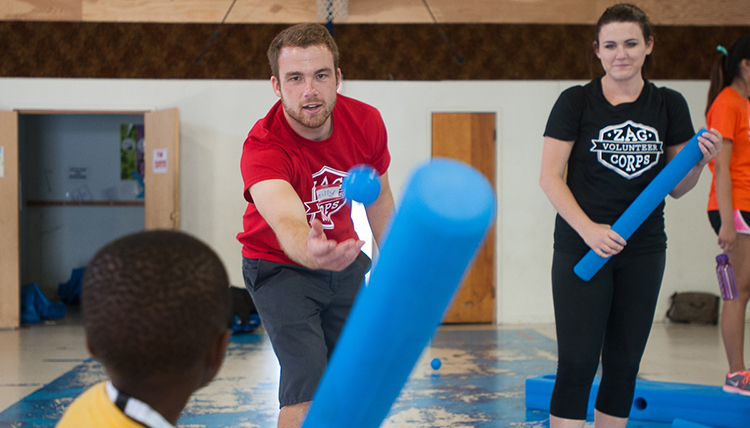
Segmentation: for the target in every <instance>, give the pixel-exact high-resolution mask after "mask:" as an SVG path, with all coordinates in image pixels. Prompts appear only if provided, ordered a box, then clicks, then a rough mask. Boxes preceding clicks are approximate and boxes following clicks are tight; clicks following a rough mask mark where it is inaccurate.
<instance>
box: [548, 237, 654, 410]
mask: <svg viewBox="0 0 750 428" xmlns="http://www.w3.org/2000/svg"><path fill="white" fill-rule="evenodd" d="M581 257H582V255H580V254H570V253H562V252H559V251H555V253H554V257H553V261H552V296H553V299H554V307H555V323H556V329H557V347H558V363H557V377H556V379H555V387H554V389H553V391H552V398H551V403H550V414H552V415H554V416H557V417H560V418H566V419H578V420H581V419H586V413H587V406H588V398H589V393H590V391H591V384H592V382H593V380H594V376H595V375H596V372H597V368H598V366H599V359H600V356H601V363H602V375H601V376H602V378H601V383H600V385H599V393H598V395H597V397H596V406H595V407H596V409H597V410H599V411H600V412H602V413H605V414H607V415H611V416H616V417H620V418H626V417H628V416H629V415H630V408H631V405H632V403H633V395H634V392H635V379H636V376H637V374H638V367H639V365H640V362H641V357H642V356H643V351H644V349H645V348H646V341H647V340H648V335H649V333H650V332H651V325H652V324H653V319H654V311H655V310H656V301H657V297H658V295H659V288H660V287H661V281H662V277H663V276H664V266H665V262H666V251H665V250H662V251H659V252H655V253H648V254H638V255H628V254H626V255H622V254H618V255H615V256H613V258H612V260H610V261H608V262H607V264H605V265H604V267H603V268H602V269H601V270H600V271H599V272H598V273H597V274H596V275H594V277H593V278H591V280H590V281H589V282H584V281H583V280H581V279H580V278H578V276H576V274H575V273H574V272H573V266H575V264H576V263H578V261H579V260H580V259H581Z"/></svg>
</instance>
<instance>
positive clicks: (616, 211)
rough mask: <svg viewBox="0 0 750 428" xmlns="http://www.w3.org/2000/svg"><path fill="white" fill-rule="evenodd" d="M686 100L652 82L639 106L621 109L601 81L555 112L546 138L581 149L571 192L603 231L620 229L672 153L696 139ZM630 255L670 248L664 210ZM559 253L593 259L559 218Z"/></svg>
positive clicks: (568, 96) (636, 237) (572, 162)
mask: <svg viewBox="0 0 750 428" xmlns="http://www.w3.org/2000/svg"><path fill="white" fill-rule="evenodd" d="M694 133H695V132H694V129H693V123H692V121H691V120H690V111H689V110H688V106H687V102H686V101H685V98H683V96H682V95H681V94H680V93H679V92H676V91H673V90H671V89H667V88H657V87H656V86H655V85H654V84H653V83H650V82H648V81H646V82H645V84H644V86H643V90H642V91H641V94H640V95H639V96H638V99H636V100H635V101H634V102H632V103H624V104H619V105H616V106H613V105H612V104H610V103H609V101H607V99H606V98H604V94H603V93H602V85H601V79H600V78H597V79H594V80H592V81H591V82H590V83H588V84H587V85H586V86H574V87H572V88H569V89H567V90H565V91H564V92H563V93H562V94H560V97H559V98H558V99H557V102H556V103H555V106H554V107H553V108H552V112H551V113H550V116H549V119H548V121H547V128H546V129H545V131H544V135H545V136H546V137H552V138H555V139H558V140H562V141H573V142H574V145H573V150H572V152H571V154H570V159H569V160H568V172H567V184H568V187H570V190H571V192H572V193H573V196H574V197H575V199H576V201H577V202H578V204H579V205H580V206H581V208H582V209H583V211H584V212H585V213H586V214H587V215H588V216H589V218H591V220H592V221H594V222H596V223H603V224H609V225H611V224H613V223H614V222H615V221H616V220H617V219H618V218H619V217H620V214H622V213H623V212H624V211H625V209H627V208H628V206H630V204H631V203H632V202H633V200H635V198H636V197H637V196H638V195H639V194H640V193H641V192H642V191H643V189H644V188H645V187H646V186H647V185H648V184H649V183H650V182H651V180H653V179H654V177H656V175H657V174H658V173H659V172H660V171H661V170H662V169H663V168H664V166H665V165H666V148H667V146H672V145H675V144H682V143H684V142H686V141H688V140H689V139H690V138H692V136H693V135H694ZM627 241H628V244H627V245H626V246H625V249H624V250H623V251H622V254H627V253H630V254H632V253H635V252H637V253H645V252H650V251H658V250H663V249H664V248H666V244H667V236H666V234H665V233H664V202H662V203H661V204H659V206H658V207H657V208H656V209H655V210H654V212H653V213H651V215H650V216H649V217H648V218H647V219H646V220H645V221H644V222H643V224H642V225H641V226H640V227H639V228H638V230H636V231H635V233H633V235H632V236H631V237H630V238H629V239H628V240H627ZM555 249H556V250H559V251H563V252H574V253H585V252H587V251H588V250H589V247H588V245H586V243H585V242H584V241H583V239H582V238H581V237H580V236H579V235H578V233H577V232H576V231H575V230H574V229H573V228H572V227H570V225H569V224H568V223H567V222H566V221H565V220H564V219H563V218H562V217H561V216H560V215H559V214H558V215H557V218H556V220H555Z"/></svg>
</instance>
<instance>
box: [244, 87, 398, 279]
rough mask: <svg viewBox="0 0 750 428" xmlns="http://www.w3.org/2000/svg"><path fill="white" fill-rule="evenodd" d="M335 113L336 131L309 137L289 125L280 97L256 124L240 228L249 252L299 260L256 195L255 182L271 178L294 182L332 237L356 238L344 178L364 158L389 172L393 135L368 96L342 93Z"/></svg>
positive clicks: (249, 142)
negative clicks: (343, 189) (252, 193)
mask: <svg viewBox="0 0 750 428" xmlns="http://www.w3.org/2000/svg"><path fill="white" fill-rule="evenodd" d="M331 117H332V119H333V133H332V134H331V136H330V137H329V138H328V139H326V140H322V141H312V140H308V139H306V138H303V137H301V136H299V135H298V134H297V133H296V132H294V130H292V128H291V126H289V123H288V122H287V120H286V117H285V116H284V110H283V107H282V105H281V101H279V102H277V103H276V104H275V105H274V106H273V108H271V110H270V111H269V112H268V114H267V115H266V117H264V118H263V119H261V120H259V121H258V122H257V123H256V124H255V126H253V129H252V130H250V133H249V134H248V136H247V139H246V140H245V144H244V146H243V148H242V160H241V162H240V169H241V171H242V179H243V180H244V183H245V188H244V196H245V200H247V201H248V205H247V210H245V215H244V216H243V227H244V232H242V233H239V234H237V239H238V240H239V241H240V243H242V255H243V256H245V257H248V258H253V259H264V260H270V261H274V262H279V263H290V264H296V263H295V262H293V261H292V260H291V259H289V257H287V255H286V254H285V253H284V251H283V250H282V249H281V246H280V245H279V242H278V240H277V239H276V235H275V234H274V232H273V230H272V229H271V227H270V226H269V225H268V223H266V221H265V220H264V219H263V217H262V216H261V215H260V213H258V210H257V209H256V208H255V204H254V203H253V200H252V198H251V197H250V192H249V189H250V187H251V186H252V185H253V184H255V183H258V182H260V181H264V180H270V179H281V180H285V181H287V182H289V183H290V184H291V185H292V187H293V188H294V190H295V191H296V192H297V195H299V197H300V199H301V200H302V203H303V204H304V205H305V209H306V212H307V221H308V223H310V222H311V221H312V220H313V219H316V218H317V219H319V220H320V221H321V222H322V223H323V228H324V229H325V233H326V237H328V239H333V240H334V241H337V242H341V241H343V240H346V239H349V238H355V239H356V237H357V234H356V232H355V231H354V224H353V223H352V220H351V206H350V205H349V204H346V203H345V201H344V198H343V197H342V195H341V183H342V181H343V179H344V177H346V174H347V171H348V170H349V169H350V168H351V167H353V166H354V165H358V164H369V165H371V166H372V167H373V168H375V169H376V170H377V171H378V173H380V174H381V175H382V174H384V173H385V172H386V171H387V170H388V165H389V164H390V161H391V156H390V153H389V152H388V139H387V135H386V131H385V125H384V123H383V119H382V118H381V117H380V113H379V112H378V111H377V110H376V109H375V108H374V107H372V106H369V105H367V104H365V103H363V102H360V101H357V100H354V99H352V98H349V97H345V96H343V95H338V96H337V99H336V106H335V107H334V109H333V114H332V115H331Z"/></svg>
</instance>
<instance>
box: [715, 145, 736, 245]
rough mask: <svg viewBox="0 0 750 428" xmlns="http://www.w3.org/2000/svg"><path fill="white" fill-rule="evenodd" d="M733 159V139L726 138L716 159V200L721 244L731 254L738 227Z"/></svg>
mask: <svg viewBox="0 0 750 428" xmlns="http://www.w3.org/2000/svg"><path fill="white" fill-rule="evenodd" d="M731 160H732V140H729V139H727V138H724V141H723V143H722V146H721V151H720V152H719V154H718V155H717V156H716V160H714V174H716V202H717V203H718V204H719V215H720V216H721V228H720V229H719V246H720V247H721V249H722V250H724V252H725V253H727V254H729V253H731V252H732V250H733V249H734V241H735V239H736V238H737V229H736V228H735V227H734V207H733V205H732V177H731V175H730V172H729V164H730V161H731Z"/></svg>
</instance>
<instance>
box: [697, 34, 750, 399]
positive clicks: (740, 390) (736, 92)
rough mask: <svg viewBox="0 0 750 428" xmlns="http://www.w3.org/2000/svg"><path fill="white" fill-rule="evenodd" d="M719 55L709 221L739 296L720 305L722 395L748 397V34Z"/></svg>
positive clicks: (712, 102) (711, 103)
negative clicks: (719, 141) (717, 138)
mask: <svg viewBox="0 0 750 428" xmlns="http://www.w3.org/2000/svg"><path fill="white" fill-rule="evenodd" d="M717 50H718V51H719V52H720V53H719V54H718V58H717V60H716V62H715V64H714V69H713V72H712V74H711V86H710V88H709V91H708V105H707V106H706V124H707V126H708V128H709V129H710V128H716V129H717V130H719V132H721V135H722V136H723V137H724V141H723V145H722V148H721V152H720V153H719V155H718V156H716V158H715V159H714V160H712V161H711V162H710V163H709V168H710V169H711V172H712V173H713V175H714V179H713V182H712V183H711V192H710V194H709V197H708V217H709V220H710V221H711V225H712V226H713V228H714V230H715V231H716V233H717V235H718V236H719V239H718V242H719V246H720V247H721V249H722V250H723V251H724V253H726V254H727V255H729V261H730V262H731V263H732V266H733V268H734V274H735V279H736V281H737V290H738V291H739V298H738V299H735V300H728V301H725V302H724V306H723V309H722V313H721V334H722V338H723V339H724V348H725V350H726V353H727V359H728V360H729V372H728V373H727V376H726V380H725V384H724V391H727V392H732V393H737V394H742V395H747V396H750V370H748V369H747V366H746V365H745V361H744V356H743V346H744V336H745V316H746V315H745V312H746V310H747V303H748V300H750V226H749V225H750V101H748V96H750V35H743V36H740V37H739V38H738V39H737V41H735V42H734V44H733V45H732V47H731V48H730V49H729V51H727V50H726V49H725V48H724V47H721V46H719V47H718V48H717Z"/></svg>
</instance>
